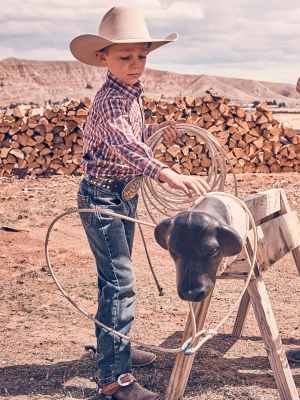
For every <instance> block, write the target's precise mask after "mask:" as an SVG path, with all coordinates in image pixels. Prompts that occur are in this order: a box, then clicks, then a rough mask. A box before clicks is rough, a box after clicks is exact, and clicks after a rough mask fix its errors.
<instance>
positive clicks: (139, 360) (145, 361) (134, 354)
mask: <svg viewBox="0 0 300 400" xmlns="http://www.w3.org/2000/svg"><path fill="white" fill-rule="evenodd" d="M155 360H156V355H155V354H154V353H150V352H149V351H144V350H139V349H137V348H136V347H131V364H132V366H133V367H135V368H142V367H146V366H147V365H150V364H153V363H154V361H155Z"/></svg>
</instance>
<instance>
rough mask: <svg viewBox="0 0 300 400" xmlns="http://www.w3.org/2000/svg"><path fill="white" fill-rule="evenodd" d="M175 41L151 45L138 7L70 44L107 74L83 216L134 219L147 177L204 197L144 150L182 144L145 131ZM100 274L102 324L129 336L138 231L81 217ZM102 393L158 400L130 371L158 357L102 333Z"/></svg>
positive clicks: (92, 138)
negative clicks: (148, 107)
mask: <svg viewBox="0 0 300 400" xmlns="http://www.w3.org/2000/svg"><path fill="white" fill-rule="evenodd" d="M176 39H177V34H171V35H169V36H168V37H167V38H165V39H152V38H151V37H150V35H149V33H148V29H147V26H146V24H145V21H144V19H143V17H142V15H141V14H140V13H139V11H138V10H136V9H135V8H132V7H113V8H112V9H110V10H109V11H108V12H107V13H106V14H105V16H104V17H103V19H102V21H101V23H100V27H99V36H97V35H81V36H79V37H76V38H75V39H73V41H72V42H71V44H70V48H71V52H72V54H73V55H74V56H75V57H76V58H77V59H78V60H80V61H81V62H83V63H86V64H89V65H94V66H99V67H107V68H108V74H107V79H106V82H105V83H104V85H103V86H102V88H101V89H100V90H99V91H98V93H97V94H96V96H95V99H94V101H93V104H92V107H91V109H90V113H89V116H88V119H87V122H86V125H85V128H84V146H83V159H82V166H83V168H84V171H85V175H84V177H83V179H82V181H81V184H80V188H79V192H78V207H79V208H95V207H97V206H101V207H103V208H106V209H109V210H112V211H115V212H116V213H120V214H123V215H126V216H129V217H134V216H135V213H136V208H137V201H138V196H137V190H138V187H139V184H140V181H141V177H142V176H143V175H144V176H148V177H150V178H152V179H155V180H160V181H161V182H166V183H167V184H169V185H170V187H171V188H176V189H180V190H182V191H183V192H184V193H186V194H187V195H188V196H189V195H191V194H193V193H196V194H197V195H201V194H205V193H206V189H207V184H206V182H205V181H204V180H203V179H201V178H200V177H195V176H185V175H179V174H177V173H176V172H174V171H172V170H171V169H169V168H168V167H166V166H165V165H164V164H162V163H161V162H159V161H158V160H156V159H155V158H154V157H153V153H152V151H151V149H150V148H149V147H148V146H147V145H146V144H145V141H146V140H147V138H148V137H149V136H150V135H151V134H153V133H154V132H155V131H156V130H157V129H159V128H161V127H164V133H163V135H164V138H165V139H166V140H172V139H174V138H175V137H176V128H175V122H166V123H163V124H155V125H151V126H146V125H144V116H143V111H142V106H141V104H140V95H141V92H142V86H141V83H140V81H139V78H140V77H141V75H142V73H143V71H144V68H145V63H146V58H147V55H148V53H149V52H150V51H153V50H155V49H157V48H158V47H160V46H162V45H164V44H167V43H169V42H172V41H175V40H176ZM81 220H82V224H83V226H84V229H85V232H86V235H87V238H88V241H89V244H90V247H91V250H92V252H93V254H94V257H95V260H96V265H97V272H98V288H99V291H98V311H97V314H96V318H97V319H98V320H99V321H101V322H103V323H104V324H106V325H108V326H110V327H112V328H113V329H114V330H117V331H119V332H121V333H123V334H124V335H128V333H129V331H130V328H131V325H132V322H133V319H134V312H135V292H134V285H135V275H134V271H133V268H132V263H131V253H132V245H133V237H134V223H132V222H129V221H124V220H121V219H120V218H115V217H111V216H108V215H104V214H102V215H101V214H98V213H97V214H94V213H86V214H84V213H83V214H81ZM96 337H97V353H98V360H97V366H98V370H99V373H98V379H97V382H98V386H99V388H100V392H101V393H102V395H105V396H109V395H113V398H114V399H118V400H123V399H124V400H125V399H126V400H140V399H144V400H154V399H157V398H158V396H157V395H156V394H155V393H152V392H150V391H148V390H146V389H145V388H143V387H142V386H140V385H139V384H138V383H137V382H136V381H135V379H134V377H133V376H132V375H131V374H130V372H131V367H132V366H145V365H149V364H151V363H152V362H154V360H155V358H156V357H155V355H154V354H153V353H149V352H145V351H141V350H138V349H136V348H132V349H131V347H130V343H128V342H127V341H124V340H120V338H119V337H117V336H116V335H113V334H111V333H108V332H107V331H105V330H104V329H101V328H100V327H99V326H98V325H97V326H96Z"/></svg>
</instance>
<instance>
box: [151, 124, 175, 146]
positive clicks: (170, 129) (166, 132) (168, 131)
mask: <svg viewBox="0 0 300 400" xmlns="http://www.w3.org/2000/svg"><path fill="white" fill-rule="evenodd" d="M161 128H163V132H162V135H163V138H164V141H165V142H172V141H173V140H175V139H176V138H177V136H178V134H177V130H176V122H175V121H172V120H171V121H166V122H162V123H161V124H158V125H157V128H156V129H155V132H156V131H158V130H159V129H161Z"/></svg>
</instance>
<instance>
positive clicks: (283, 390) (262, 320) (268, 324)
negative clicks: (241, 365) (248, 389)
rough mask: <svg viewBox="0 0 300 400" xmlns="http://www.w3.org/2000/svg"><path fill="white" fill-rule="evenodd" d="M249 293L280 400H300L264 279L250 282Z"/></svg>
mask: <svg viewBox="0 0 300 400" xmlns="http://www.w3.org/2000/svg"><path fill="white" fill-rule="evenodd" d="M248 291H249V295H250V298H251V303H252V306H253V309H254V314H255V317H256V320H257V323H258V326H259V328H260V332H261V336H262V339H263V342H264V345H265V348H266V351H267V355H268V358H269V361H270V364H271V368H272V371H273V373H274V378H275V381H276V384H277V388H278V391H279V394H280V398H281V400H299V396H298V392H297V389H296V386H295V382H294V380H293V376H292V373H291V370H290V368H289V365H288V361H287V358H286V354H285V350H284V348H283V345H282V342H281V337H280V334H279V332H278V328H277V324H276V321H275V317H274V314H273V310H272V307H271V303H270V300H269V296H268V293H267V290H266V286H265V283H264V281H263V279H262V278H258V279H256V280H252V281H250V283H249V286H248Z"/></svg>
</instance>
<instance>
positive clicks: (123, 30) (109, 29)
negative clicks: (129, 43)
mask: <svg viewBox="0 0 300 400" xmlns="http://www.w3.org/2000/svg"><path fill="white" fill-rule="evenodd" d="M99 36H102V37H104V38H106V39H110V40H122V39H145V41H150V39H151V38H150V35H149V31H148V28H147V25H146V22H145V20H144V17H143V16H142V14H141V13H140V12H139V11H138V10H137V9H136V8H133V7H124V6H117V7H113V8H111V9H110V10H109V11H108V12H107V13H106V14H105V15H104V17H103V19H102V21H101V23H100V25H99Z"/></svg>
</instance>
